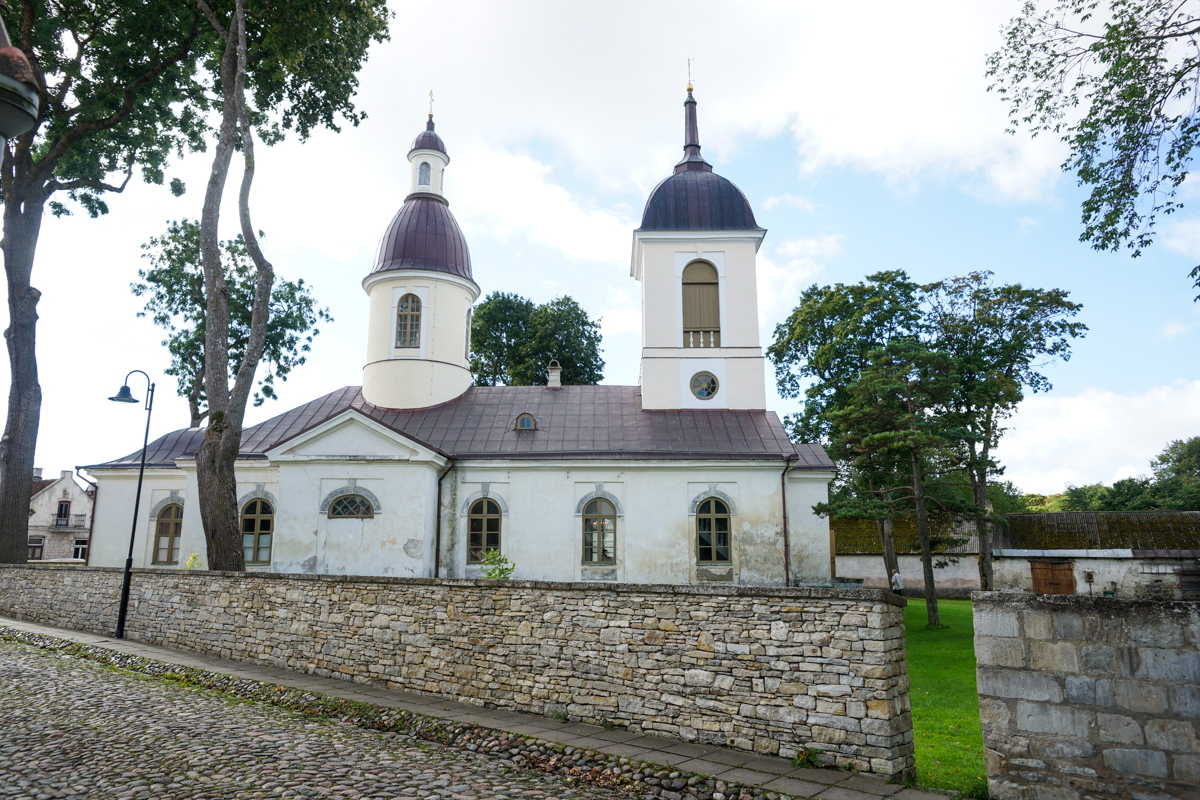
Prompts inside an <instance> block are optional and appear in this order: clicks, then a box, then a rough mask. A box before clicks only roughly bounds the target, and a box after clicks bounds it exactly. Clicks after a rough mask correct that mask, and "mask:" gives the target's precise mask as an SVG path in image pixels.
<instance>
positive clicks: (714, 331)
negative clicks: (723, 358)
mask: <svg viewBox="0 0 1200 800" xmlns="http://www.w3.org/2000/svg"><path fill="white" fill-rule="evenodd" d="M718 287H719V284H718V282H717V270H716V269H715V268H714V267H713V265H712V264H708V263H706V262H704V261H694V262H692V263H691V264H688V265H687V267H686V268H685V269H684V270H683V346H684V347H720V346H721V300H720V293H719V290H718Z"/></svg>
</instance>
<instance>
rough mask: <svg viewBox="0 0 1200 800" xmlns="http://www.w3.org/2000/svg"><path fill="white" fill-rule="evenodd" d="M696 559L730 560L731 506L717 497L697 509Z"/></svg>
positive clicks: (709, 499) (711, 498)
mask: <svg viewBox="0 0 1200 800" xmlns="http://www.w3.org/2000/svg"><path fill="white" fill-rule="evenodd" d="M696 545H697V546H696V560H697V561H700V562H702V563H705V562H706V563H712V562H728V561H730V560H731V559H730V556H729V507H728V506H726V505H725V504H724V503H722V502H721V501H720V500H718V499H717V498H715V497H710V498H708V499H707V500H705V501H704V502H703V503H701V504H700V506H699V507H698V508H697V509H696Z"/></svg>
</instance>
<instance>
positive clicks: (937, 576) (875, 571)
mask: <svg viewBox="0 0 1200 800" xmlns="http://www.w3.org/2000/svg"><path fill="white" fill-rule="evenodd" d="M956 558H958V563H957V564H950V565H949V566H946V567H943V568H942V569H934V571H933V579H934V583H935V584H936V585H937V588H938V589H957V590H960V591H964V592H966V591H971V592H977V591H979V561H978V560H977V558H976V556H975V555H974V554H965V555H959V556H956ZM935 561H936V559H935ZM896 564H897V566H898V567H899V569H900V577H901V578H903V579H904V586H905V588H906V589H920V588H922V587H924V586H925V572H924V569H923V567H922V566H921V556H919V555H910V554H897V555H896ZM837 574H838V577H839V578H862V579H863V586H864V587H865V588H868V589H890V588H891V580H890V578H889V576H888V574H887V569H886V567H885V566H884V563H883V556H882V555H875V554H863V555H840V556H838V557H837Z"/></svg>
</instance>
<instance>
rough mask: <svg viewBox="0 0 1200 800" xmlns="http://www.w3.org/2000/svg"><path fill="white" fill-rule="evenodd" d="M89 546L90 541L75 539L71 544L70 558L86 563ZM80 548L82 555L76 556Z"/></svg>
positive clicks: (90, 544) (81, 538)
mask: <svg viewBox="0 0 1200 800" xmlns="http://www.w3.org/2000/svg"><path fill="white" fill-rule="evenodd" d="M80 542H83V544H80ZM91 546H92V541H91V539H85V538H83V537H80V538H77V539H75V540H74V541H72V542H71V558H76V559H79V560H80V561H87V557H88V550H90V549H91ZM81 547H82V548H83V555H77V554H78V553H79V552H80V548H81Z"/></svg>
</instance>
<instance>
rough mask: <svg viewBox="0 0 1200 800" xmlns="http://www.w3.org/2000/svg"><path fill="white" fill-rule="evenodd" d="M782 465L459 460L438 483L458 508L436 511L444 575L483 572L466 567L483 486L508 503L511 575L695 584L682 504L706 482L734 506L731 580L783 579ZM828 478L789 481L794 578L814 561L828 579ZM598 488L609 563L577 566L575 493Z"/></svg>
mask: <svg viewBox="0 0 1200 800" xmlns="http://www.w3.org/2000/svg"><path fill="white" fill-rule="evenodd" d="M781 467H782V465H781V462H764V463H763V464H762V465H753V466H745V465H729V464H714V463H706V464H680V463H664V462H658V463H655V462H635V463H623V464H619V465H609V464H599V463H592V464H588V465H580V464H569V463H564V464H553V465H513V464H511V463H507V464H497V465H494V466H492V465H481V464H479V463H478V462H477V463H473V464H467V465H460V466H459V467H457V468H456V469H455V471H454V473H452V474H451V476H450V477H448V478H447V479H446V482H447V484H449V483H451V482H452V483H453V484H454V486H455V492H454V494H455V502H456V505H455V506H454V508H453V514H447V516H446V517H444V523H445V530H444V531H443V560H442V570H443V571H442V576H443V577H478V576H479V575H480V574H481V569H480V568H478V567H475V566H468V565H467V563H466V527H467V526H466V523H467V519H466V509H467V506H468V504H469V502H471V501H472V500H473V499H475V498H477V497H479V496H480V493H481V492H482V491H483V488H484V484H485V483H486V484H488V493H489V494H488V496H490V497H493V498H496V499H497V500H498V501H499V502H500V504H501V506H502V508H504V509H506V513H505V515H504V518H503V526H502V530H501V552H502V553H503V554H504V555H505V556H507V557H508V558H509V559H511V560H512V561H513V562H514V563H515V564H516V567H517V569H516V572H515V573H514V576H513V577H515V578H520V579H529V580H557V581H577V580H584V579H603V580H611V581H623V582H631V583H668V584H680V583H683V584H687V583H695V582H699V580H700V578H699V576H698V574H697V563H696V550H695V548H696V522H695V516H694V514H692V513H690V506H691V503H692V501H693V500H694V499H695V498H696V497H698V496H702V495H703V496H709V495H710V486H712V487H713V488H714V489H715V490H716V491H718V492H721V493H723V494H725V495H726V496H728V497H729V498H730V499H731V500H732V502H733V505H734V509H733V510H734V511H735V513H734V515H733V518H732V519H731V523H732V525H731V527H732V530H733V537H732V545H733V562H732V565H731V566H732V574H731V578H732V581H731V582H733V583H737V584H741V585H782V584H783V530H782V525H781V520H782V516H781V515H782V506H781V495H780V479H779V476H780V470H781ZM827 480H828V477H825V476H816V477H813V478H811V479H795V478H794V479H793V481H792V483H791V484H790V486H791V490H790V492H789V503H790V504H791V505H790V507H789V509H788V511H789V518H790V521H791V533H792V537H791V538H792V551H793V556H794V557H795V559H796V560H795V561H794V563H793V567H792V569H793V575H794V576H798V575H800V574H802V573H801V571H800V570H801V569H803V570H805V572H804V574H816V575H820V574H821V570H822V566H821V565H822V564H823V565H824V567H823V569H824V574H825V575H826V577H827V576H828V547H829V544H828V542H829V534H828V523H827V521H825V520H824V519H822V518H819V517H816V516H815V515H814V514H812V509H811V506H812V504H813V503H815V502H819V501H820V499H823V498H824V497H825V492H826V486H827ZM597 484H601V486H600V487H599V489H598V487H597ZM596 491H603V492H605V493H606V494H607V495H611V496H612V497H613V498H615V499H616V501H617V503H616V505H617V506H618V512H619V516H618V519H617V554H616V555H617V560H616V564H614V565H612V566H611V567H605V566H601V565H583V564H582V563H581V562H582V540H583V532H582V531H583V520H582V516H580V515H577V514H576V513H575V512H576V508H577V507H578V506H579V503H580V501H581V499H583V498H584V497H586V496H587V495H588V494H590V493H594V492H596ZM805 502H807V505H805V504H804V503H805ZM810 571H811V573H810ZM605 572H607V573H608V574H596V573H605Z"/></svg>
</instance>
